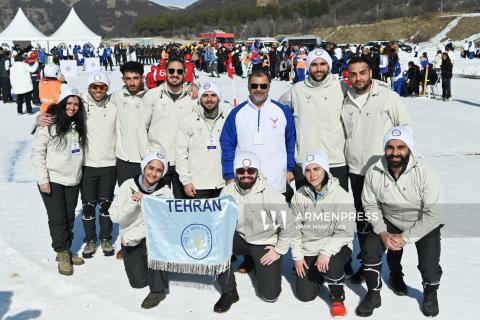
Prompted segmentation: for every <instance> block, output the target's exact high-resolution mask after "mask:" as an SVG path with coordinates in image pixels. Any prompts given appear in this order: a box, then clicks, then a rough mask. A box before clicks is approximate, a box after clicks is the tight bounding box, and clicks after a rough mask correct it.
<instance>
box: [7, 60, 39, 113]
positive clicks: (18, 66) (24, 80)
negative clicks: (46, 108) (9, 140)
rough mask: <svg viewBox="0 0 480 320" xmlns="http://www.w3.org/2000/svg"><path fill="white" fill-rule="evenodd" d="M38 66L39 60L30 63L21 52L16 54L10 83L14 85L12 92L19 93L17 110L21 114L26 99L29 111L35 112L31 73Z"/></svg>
mask: <svg viewBox="0 0 480 320" xmlns="http://www.w3.org/2000/svg"><path fill="white" fill-rule="evenodd" d="M37 68H38V62H37V61H35V63H34V64H32V65H28V64H27V63H26V62H24V58H23V56H22V55H20V54H19V55H17V56H15V63H14V64H13V66H12V67H11V68H10V84H11V85H12V92H13V93H15V94H16V95H17V112H18V114H19V115H21V114H23V107H22V105H23V102H24V101H25V104H26V106H27V113H28V114H33V110H32V92H33V84H32V78H31V75H30V73H32V72H34V71H35V70H37Z"/></svg>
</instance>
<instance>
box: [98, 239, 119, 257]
mask: <svg viewBox="0 0 480 320" xmlns="http://www.w3.org/2000/svg"><path fill="white" fill-rule="evenodd" d="M100 245H101V247H102V250H103V254H104V255H105V256H113V255H114V253H115V249H114V248H113V246H112V244H111V243H110V241H108V240H107V239H102V240H100Z"/></svg>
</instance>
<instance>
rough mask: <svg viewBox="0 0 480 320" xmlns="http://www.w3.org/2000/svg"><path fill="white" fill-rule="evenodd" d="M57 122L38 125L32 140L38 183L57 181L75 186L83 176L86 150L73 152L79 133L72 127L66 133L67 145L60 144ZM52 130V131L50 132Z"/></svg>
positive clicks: (33, 159) (34, 169)
mask: <svg viewBox="0 0 480 320" xmlns="http://www.w3.org/2000/svg"><path fill="white" fill-rule="evenodd" d="M55 128H56V127H55V124H53V125H51V126H50V127H40V126H38V127H37V130H36V131H35V136H34V137H33V141H32V154H31V159H32V165H33V172H34V173H35V177H36V178H37V183H38V184H39V185H40V184H44V183H48V182H55V183H58V184H61V185H64V186H75V185H77V184H79V183H80V180H81V178H82V163H83V157H84V151H83V150H82V148H80V150H79V152H75V153H74V152H73V151H72V147H75V145H76V143H78V134H77V132H76V131H75V130H74V129H73V128H72V129H71V130H70V131H69V132H68V133H67V134H66V136H65V137H66V143H65V145H63V146H62V145H58V143H57V142H58V141H57V139H55V138H54V136H55ZM49 130H50V132H49Z"/></svg>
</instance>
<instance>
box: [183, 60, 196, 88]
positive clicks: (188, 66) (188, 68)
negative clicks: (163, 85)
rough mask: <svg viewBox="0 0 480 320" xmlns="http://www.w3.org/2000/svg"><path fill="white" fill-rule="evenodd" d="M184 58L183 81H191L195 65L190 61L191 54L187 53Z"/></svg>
mask: <svg viewBox="0 0 480 320" xmlns="http://www.w3.org/2000/svg"><path fill="white" fill-rule="evenodd" d="M184 60H185V81H186V82H188V83H192V82H193V79H194V78H195V65H194V64H193V63H192V56H191V55H190V54H189V53H187V54H186V55H185V57H184Z"/></svg>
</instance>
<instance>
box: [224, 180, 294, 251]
mask: <svg viewBox="0 0 480 320" xmlns="http://www.w3.org/2000/svg"><path fill="white" fill-rule="evenodd" d="M221 195H222V196H224V195H230V196H232V197H233V198H234V200H235V203H236V204H237V206H238V220H237V227H236V231H237V232H238V234H239V235H240V236H241V237H242V238H243V239H244V240H245V241H246V242H248V243H250V244H253V245H271V246H274V247H275V251H276V252H277V253H278V254H282V255H283V254H285V253H287V251H288V249H289V246H290V240H291V238H292V237H293V234H294V232H295V229H294V228H295V226H294V222H293V217H292V215H291V212H290V209H289V208H288V205H287V203H286V201H285V197H284V196H283V195H282V194H281V193H280V192H278V191H275V190H274V189H273V188H272V187H270V186H269V185H268V184H267V183H265V182H264V178H262V177H261V176H260V177H259V178H258V179H257V181H256V182H255V184H254V185H253V187H252V188H251V189H249V190H243V189H241V188H240V187H239V186H238V184H237V182H233V183H230V184H228V185H227V186H226V187H225V188H224V189H223V190H222V193H221ZM262 211H263V213H262ZM274 212H275V219H273V213H274ZM262 214H263V217H262Z"/></svg>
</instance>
